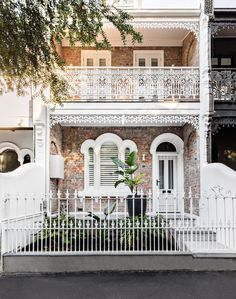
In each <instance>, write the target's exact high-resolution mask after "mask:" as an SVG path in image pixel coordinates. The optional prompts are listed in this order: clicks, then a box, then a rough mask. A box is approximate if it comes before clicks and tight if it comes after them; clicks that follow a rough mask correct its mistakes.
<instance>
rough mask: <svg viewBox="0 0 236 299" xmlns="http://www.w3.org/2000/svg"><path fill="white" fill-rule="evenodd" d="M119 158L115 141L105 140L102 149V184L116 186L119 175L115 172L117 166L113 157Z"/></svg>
mask: <svg viewBox="0 0 236 299" xmlns="http://www.w3.org/2000/svg"><path fill="white" fill-rule="evenodd" d="M113 157H115V158H118V148H117V146H116V145H115V144H114V143H113V142H105V143H103V145H102V146H101V151H100V184H101V186H114V183H115V182H116V181H117V179H118V175H117V174H115V173H114V172H115V171H116V170H117V166H116V165H114V163H113V162H112V160H111V158H113Z"/></svg>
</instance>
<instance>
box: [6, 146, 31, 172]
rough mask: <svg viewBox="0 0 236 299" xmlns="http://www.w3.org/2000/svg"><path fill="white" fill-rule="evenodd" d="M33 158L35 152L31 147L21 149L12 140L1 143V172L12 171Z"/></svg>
mask: <svg viewBox="0 0 236 299" xmlns="http://www.w3.org/2000/svg"><path fill="white" fill-rule="evenodd" d="M32 160H33V153H32V151H31V150H30V149H27V148H23V149H20V148H19V147H18V146H17V145H16V144H14V143H11V142H2V143H0V172H10V171H13V170H15V169H16V168H18V167H19V166H21V165H22V164H26V163H30V162H32Z"/></svg>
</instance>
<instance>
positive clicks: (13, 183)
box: [0, 163, 45, 220]
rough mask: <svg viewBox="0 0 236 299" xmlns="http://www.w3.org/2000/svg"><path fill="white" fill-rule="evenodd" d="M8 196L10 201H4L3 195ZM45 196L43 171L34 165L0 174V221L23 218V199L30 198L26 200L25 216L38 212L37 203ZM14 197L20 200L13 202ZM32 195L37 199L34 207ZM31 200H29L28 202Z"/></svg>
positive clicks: (39, 166)
mask: <svg viewBox="0 0 236 299" xmlns="http://www.w3.org/2000/svg"><path fill="white" fill-rule="evenodd" d="M5 194H9V195H10V200H9V201H8V202H6V201H4V195H5ZM43 194H45V170H44V168H43V167H42V166H41V165H39V164H36V163H29V164H25V165H22V166H20V167H19V168H17V169H16V170H14V171H12V172H9V173H0V220H3V219H5V218H8V217H9V218H14V217H16V216H17V217H19V216H24V215H25V214H26V212H25V202H24V200H23V199H24V197H27V195H28V196H31V198H29V200H28V208H27V214H30V213H31V214H33V213H35V212H38V211H39V208H40V207H39V202H40V199H41V198H42V196H43ZM16 195H19V197H20V199H19V201H18V203H16V201H15V197H16ZM32 195H34V196H35V197H36V198H37V201H36V203H38V204H36V206H34V204H33V200H32ZM30 199H31V200H30Z"/></svg>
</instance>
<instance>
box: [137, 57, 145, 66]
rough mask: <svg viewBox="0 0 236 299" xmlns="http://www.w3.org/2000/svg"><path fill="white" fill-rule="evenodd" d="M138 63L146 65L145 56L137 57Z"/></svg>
mask: <svg viewBox="0 0 236 299" xmlns="http://www.w3.org/2000/svg"><path fill="white" fill-rule="evenodd" d="M138 65H139V66H145V65H146V63H145V58H139V60H138Z"/></svg>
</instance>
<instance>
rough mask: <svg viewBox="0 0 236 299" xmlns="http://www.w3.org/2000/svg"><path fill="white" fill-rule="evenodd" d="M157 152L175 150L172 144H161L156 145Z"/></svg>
mask: <svg viewBox="0 0 236 299" xmlns="http://www.w3.org/2000/svg"><path fill="white" fill-rule="evenodd" d="M157 152H176V148H175V146H174V144H173V143H170V142H162V143H161V144H159V145H158V147H157Z"/></svg>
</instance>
